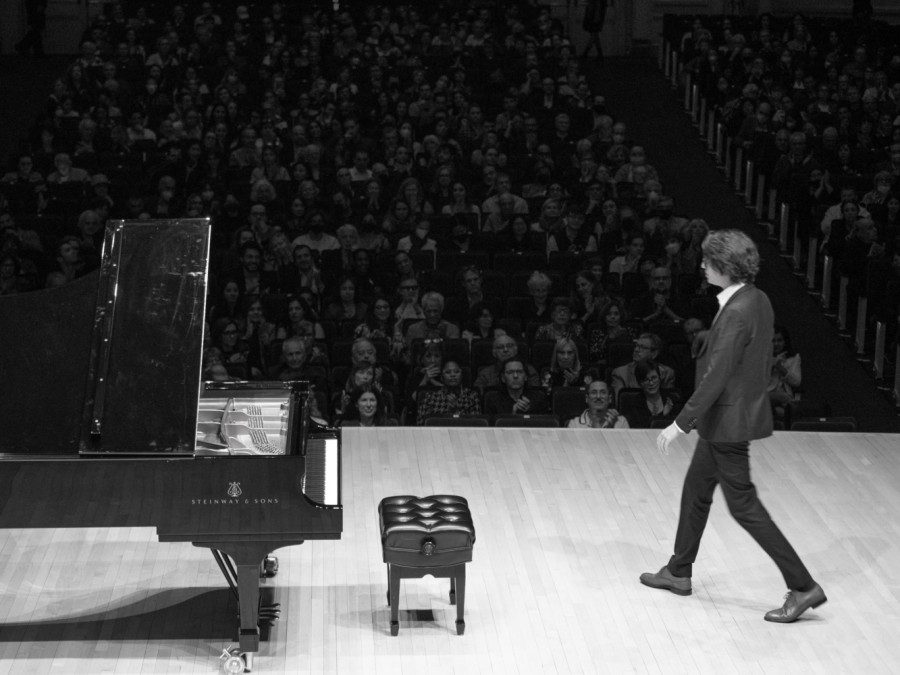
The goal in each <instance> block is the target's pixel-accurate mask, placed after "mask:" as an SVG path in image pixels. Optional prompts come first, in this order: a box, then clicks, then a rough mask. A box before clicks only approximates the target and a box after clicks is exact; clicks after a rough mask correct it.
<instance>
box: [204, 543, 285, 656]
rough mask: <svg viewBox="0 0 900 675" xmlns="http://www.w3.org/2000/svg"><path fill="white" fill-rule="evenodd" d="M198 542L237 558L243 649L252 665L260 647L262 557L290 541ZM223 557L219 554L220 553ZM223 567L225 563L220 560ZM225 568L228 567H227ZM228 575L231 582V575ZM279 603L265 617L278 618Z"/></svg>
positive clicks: (240, 633) (235, 565) (240, 635)
mask: <svg viewBox="0 0 900 675" xmlns="http://www.w3.org/2000/svg"><path fill="white" fill-rule="evenodd" d="M194 545H195V546H203V547H207V548H211V549H213V550H214V551H215V550H218V551H219V552H220V554H222V553H224V554H225V555H228V556H230V557H231V559H232V560H233V561H234V568H236V576H237V579H236V581H237V597H238V605H239V607H240V626H239V630H238V642H239V643H240V650H241V652H243V654H244V656H245V660H246V661H247V663H248V665H249V664H250V663H251V662H252V654H253V653H254V652H258V651H259V620H260V607H259V576H260V574H259V572H260V565H261V564H262V561H263V560H265V558H266V556H268V555H269V553H271V552H272V551H274V550H275V549H277V548H280V547H282V546H285V545H289V543H286V542H242V543H236V542H215V543H214V542H208V543H207V542H204V543H202V544H201V543H198V542H194ZM216 560H217V561H219V557H218V556H216ZM219 564H220V567H221V566H222V563H221V562H220V563H219ZM223 572H224V570H223ZM226 579H228V580H229V584H231V583H232V582H231V579H230V578H229V575H227V574H226ZM278 611H279V610H278V609H277V605H275V606H274V607H271V608H266V609H265V615H266V616H265V618H266V619H268V620H271V619H273V618H277V614H278Z"/></svg>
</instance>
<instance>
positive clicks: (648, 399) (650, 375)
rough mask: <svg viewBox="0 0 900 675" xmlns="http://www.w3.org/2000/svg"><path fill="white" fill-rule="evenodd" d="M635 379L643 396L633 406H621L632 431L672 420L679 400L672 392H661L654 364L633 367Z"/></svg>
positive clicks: (646, 362) (643, 363)
mask: <svg viewBox="0 0 900 675" xmlns="http://www.w3.org/2000/svg"><path fill="white" fill-rule="evenodd" d="M635 377H636V378H637V380H638V382H639V383H640V389H641V392H642V393H643V396H642V397H641V399H640V401H638V402H637V403H636V404H635V405H633V406H630V407H627V408H626V407H625V406H624V405H622V406H621V407H622V414H623V415H625V417H626V418H627V419H628V423H629V425H630V426H631V427H632V428H633V429H650V428H651V427H652V426H653V423H654V422H659V421H663V420H665V421H671V420H672V419H674V418H675V415H677V414H678V411H679V410H680V409H681V399H680V398H679V396H678V394H677V393H675V392H674V391H671V390H670V391H664V390H663V388H662V386H661V383H662V380H661V378H660V371H659V367H658V366H657V364H656V362H655V361H641V362H639V363H638V364H637V366H636V367H635Z"/></svg>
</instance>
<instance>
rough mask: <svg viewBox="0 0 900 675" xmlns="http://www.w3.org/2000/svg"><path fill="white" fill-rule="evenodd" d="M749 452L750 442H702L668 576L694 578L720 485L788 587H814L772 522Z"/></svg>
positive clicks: (696, 452) (733, 512)
mask: <svg viewBox="0 0 900 675" xmlns="http://www.w3.org/2000/svg"><path fill="white" fill-rule="evenodd" d="M749 448H750V443H749V442H747V441H743V442H739V443H717V442H711V441H707V440H704V439H702V438H701V439H700V440H698V441H697V447H696V449H695V450H694V457H693V459H692V460H691V465H690V468H688V472H687V475H686V476H685V478H684V487H683V489H682V493H681V513H680V515H679V518H678V531H677V532H676V535H675V553H674V555H673V556H672V557H671V558H670V560H669V563H668V568H669V571H670V572H671V573H672V574H674V575H675V576H678V577H690V576H691V569H692V567H691V566H692V565H693V563H694V561H695V560H696V559H697V551H698V550H699V549H700V539H701V538H702V537H703V530H704V528H705V527H706V521H707V518H708V517H709V507H710V505H711V504H712V497H713V492H714V491H715V489H716V485H717V484H720V485H721V486H722V492H723V493H724V495H725V502H726V503H727V504H728V509H729V511H731V515H732V516H733V517H734V519H735V520H737V522H738V523H739V524H740V525H741V527H743V528H744V529H745V530H747V532H748V533H749V534H750V536H751V537H753V538H754V539H755V540H756V543H757V544H759V545H760V546H761V547H762V549H763V550H764V551H765V552H766V553H768V554H769V557H770V558H772V560H773V561H775V564H776V565H778V569H779V570H780V571H781V575H782V576H783V577H784V581H785V583H786V584H787V587H788V588H789V589H791V590H795V591H806V590H809V589H810V588H812V586H813V583H814V582H813V579H812V577H811V576H810V574H809V571H808V570H807V569H806V567H805V566H804V564H803V562H802V561H801V560H800V557H799V556H798V555H797V553H796V551H794V548H793V547H792V546H791V544H790V543H789V542H788V540H787V539H786V538H785V536H784V535H783V534H782V533H781V530H779V529H778V526H776V525H775V523H774V522H772V518H771V517H770V516H769V512H768V511H766V509H765V507H764V506H763V505H762V503H761V502H760V501H759V497H758V496H757V494H756V486H754V485H753V483H752V482H751V480H750V457H749Z"/></svg>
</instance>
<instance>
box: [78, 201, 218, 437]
mask: <svg viewBox="0 0 900 675" xmlns="http://www.w3.org/2000/svg"><path fill="white" fill-rule="evenodd" d="M209 234H210V225H209V219H208V218H202V219H175V220H151V221H124V220H118V221H110V222H109V223H108V224H107V227H106V237H105V239H104V242H103V257H102V261H101V268H100V284H99V287H98V291H97V304H96V308H95V313H94V326H93V336H92V347H91V357H90V366H89V369H88V377H87V387H86V392H85V400H84V412H83V418H82V425H81V438H80V441H79V451H80V452H81V453H83V454H87V453H101V454H107V455H120V454H129V455H134V454H141V455H148V454H149V455H159V454H167V455H172V454H192V453H193V449H194V438H195V433H196V423H197V398H198V394H199V391H200V374H201V360H202V350H203V330H204V316H205V312H206V279H207V269H208V262H209V239H210V237H209Z"/></svg>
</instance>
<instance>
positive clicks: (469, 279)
mask: <svg viewBox="0 0 900 675" xmlns="http://www.w3.org/2000/svg"><path fill="white" fill-rule="evenodd" d="M459 282H460V285H461V286H462V291H463V292H462V294H461V295H458V296H456V297H454V298H451V299H449V300H448V301H447V316H449V317H450V318H451V319H452V320H453V321H456V322H458V323H459V324H463V323H464V322H465V321H466V320H467V319H468V318H469V313H470V312H471V310H472V308H473V307H475V306H476V305H477V306H479V307H480V306H484V305H489V306H490V308H491V313H492V314H493V315H494V316H497V315H499V313H500V308H499V307H498V306H497V305H496V302H495V301H493V300H491V299H489V298H488V297H487V296H486V295H485V293H484V275H483V273H482V271H481V270H480V269H478V268H477V267H475V266H474V265H471V266H466V267H464V268H463V269H462V271H461V272H460V273H459Z"/></svg>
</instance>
